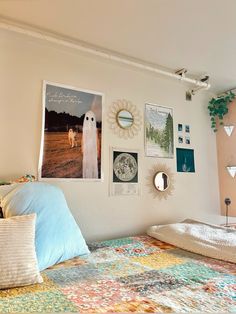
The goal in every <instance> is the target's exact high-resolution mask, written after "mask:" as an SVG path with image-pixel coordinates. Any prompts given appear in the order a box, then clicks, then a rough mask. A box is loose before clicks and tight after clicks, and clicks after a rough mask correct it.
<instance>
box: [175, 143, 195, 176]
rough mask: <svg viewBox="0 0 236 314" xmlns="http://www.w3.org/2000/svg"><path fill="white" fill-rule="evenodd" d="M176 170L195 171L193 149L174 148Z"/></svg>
mask: <svg viewBox="0 0 236 314" xmlns="http://www.w3.org/2000/svg"><path fill="white" fill-rule="evenodd" d="M176 160H177V172H195V164H194V150H193V149H187V148H176Z"/></svg>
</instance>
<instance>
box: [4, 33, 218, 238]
mask: <svg viewBox="0 0 236 314" xmlns="http://www.w3.org/2000/svg"><path fill="white" fill-rule="evenodd" d="M173 58H174V52H173ZM43 80H48V81H52V82H57V83H62V84H66V85H71V86H75V87H78V88H83V89H91V90H95V91H99V92H102V93H105V108H104V116H103V127H104V128H103V136H104V138H103V140H104V141H103V144H104V145H103V160H104V167H103V170H104V174H105V178H104V182H102V183H91V182H90V183H82V182H71V183H70V182H60V183H59V182H56V181H55V184H57V185H59V186H60V187H61V188H62V189H63V191H64V193H65V195H66V198H67V201H68V203H69V206H70V208H71V211H72V213H73V215H74V217H75V218H76V220H77V221H78V223H79V225H80V227H81V230H82V231H83V233H84V235H85V237H86V239H87V240H91V239H92V240H93V239H104V238H111V237H118V236H123V235H132V234H138V233H142V232H144V231H145V229H146V227H147V226H149V225H152V224H157V223H166V222H173V221H177V220H181V219H183V218H187V217H190V218H197V219H201V220H205V221H208V222H213V223H216V222H219V221H220V216H219V215H220V214H219V195H218V176H217V160H216V145H215V136H214V134H213V132H212V131H211V128H210V122H209V117H208V115H207V102H208V98H209V94H207V93H206V92H202V93H199V94H198V95H196V96H194V97H193V101H192V102H187V101H185V91H186V88H187V87H186V86H185V85H184V84H182V83H180V82H177V81H174V80H171V79H165V78H163V77H157V76H155V75H152V74H150V73H147V72H141V71H138V70H136V69H133V68H125V67H124V66H121V65H119V64H115V63H109V62H108V61H104V60H102V59H96V58H95V57H91V56H87V55H82V54H79V53H78V52H75V51H73V50H69V49H67V48H62V47H59V46H56V45H55V46H53V45H51V44H49V43H46V42H42V41H39V40H35V39H32V38H30V37H27V36H24V35H19V34H14V33H11V32H8V31H3V30H1V31H0V89H1V92H0V130H1V132H0V145H1V146H0V152H1V153H0V178H1V179H2V178H5V179H9V178H13V177H17V176H21V175H23V174H25V173H32V174H37V167H38V158H39V149H40V136H41V118H42V81H43ZM120 98H125V99H128V100H130V101H132V102H133V103H134V104H136V105H137V106H138V108H139V109H140V111H141V112H142V114H143V111H144V104H145V102H151V103H156V104H160V105H163V106H170V107H173V109H174V127H175V130H176V126H177V123H187V124H190V126H191V141H192V145H191V147H192V148H194V149H195V167H196V173H195V174H192V173H177V172H176V160H175V159H171V160H169V159H157V158H150V157H149V158H147V157H145V156H144V135H143V131H144V130H143V127H142V129H141V131H140V132H139V135H138V136H137V137H135V138H134V139H129V140H122V139H119V138H118V137H117V136H115V135H114V134H113V133H112V132H111V131H110V130H109V128H108V124H107V121H106V120H107V119H106V114H107V108H108V106H109V105H110V104H111V103H112V102H113V101H115V100H116V99H120ZM175 142H176V145H177V134H176V133H175ZM111 145H113V146H116V147H121V148H134V149H139V150H140V181H141V195H140V196H138V197H137V196H129V197H110V196H109V195H108V188H109V147H110V146H111ZM158 162H161V163H165V164H166V165H167V166H169V167H170V168H171V169H172V172H173V173H174V177H175V184H174V185H175V190H174V193H173V196H171V197H169V198H168V199H167V200H162V201H159V200H158V198H156V199H154V198H153V195H152V194H150V193H149V191H148V187H147V183H148V180H147V179H146V177H147V176H148V171H149V169H150V168H151V167H152V166H153V165H154V164H155V163H158ZM150 180H152V179H151V178H150Z"/></svg>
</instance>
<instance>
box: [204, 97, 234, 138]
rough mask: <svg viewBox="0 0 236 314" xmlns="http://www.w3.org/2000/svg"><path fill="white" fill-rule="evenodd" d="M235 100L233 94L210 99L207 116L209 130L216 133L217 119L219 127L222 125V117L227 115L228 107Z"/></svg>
mask: <svg viewBox="0 0 236 314" xmlns="http://www.w3.org/2000/svg"><path fill="white" fill-rule="evenodd" d="M234 98H235V94H234V93H233V92H231V91H230V92H229V93H227V94H225V95H223V96H220V97H217V98H212V99H211V100H210V101H209V104H208V107H207V108H208V110H209V115H210V117H211V128H212V129H213V131H214V132H217V128H216V121H217V119H218V120H219V122H220V125H223V124H224V123H223V119H224V116H225V115H226V114H227V113H228V111H229V109H228V105H229V103H231V102H232V101H233V99H234Z"/></svg>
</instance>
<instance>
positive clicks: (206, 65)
mask: <svg viewBox="0 0 236 314" xmlns="http://www.w3.org/2000/svg"><path fill="white" fill-rule="evenodd" d="M235 12H236V0H197V1H196V0H97V1H96V0H50V1H49V0H1V1H0V15H1V17H5V18H10V19H13V20H16V21H19V22H23V23H26V24H29V25H32V26H35V27H39V28H43V29H46V30H49V31H52V32H55V33H59V34H62V35H65V36H69V37H72V38H74V39H78V40H82V41H85V42H87V43H90V44H93V45H96V46H100V47H103V48H106V49H109V50H112V51H116V52H118V53H121V54H125V55H128V56H131V57H135V58H138V59H141V60H144V61H147V62H150V63H154V64H157V65H161V66H164V67H166V68H169V69H172V70H173V71H174V70H175V69H179V68H181V67H185V68H187V69H188V74H194V75H200V74H204V73H208V74H209V75H210V83H211V85H212V91H214V92H217V93H220V92H222V91H225V90H227V89H231V88H234V87H235V86H236V13H235Z"/></svg>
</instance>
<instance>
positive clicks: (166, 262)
mask: <svg viewBox="0 0 236 314" xmlns="http://www.w3.org/2000/svg"><path fill="white" fill-rule="evenodd" d="M131 260H132V262H135V263H138V264H141V265H144V266H146V267H149V268H151V269H161V268H166V267H168V266H171V265H178V264H183V263H185V262H186V259H184V258H180V257H176V256H174V255H170V254H167V253H166V252H165V251H164V252H161V253H158V254H151V255H148V256H143V257H142V256H141V257H132V258H131Z"/></svg>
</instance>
